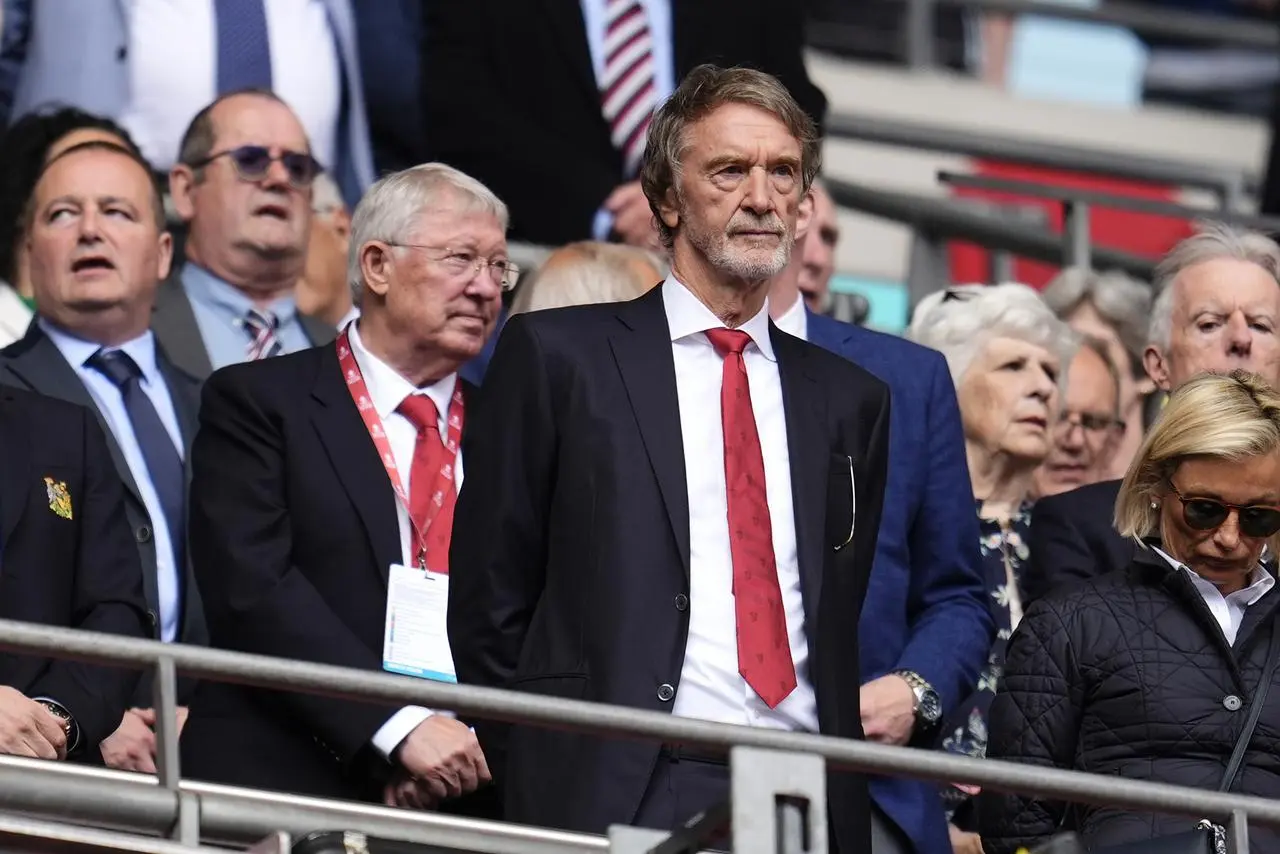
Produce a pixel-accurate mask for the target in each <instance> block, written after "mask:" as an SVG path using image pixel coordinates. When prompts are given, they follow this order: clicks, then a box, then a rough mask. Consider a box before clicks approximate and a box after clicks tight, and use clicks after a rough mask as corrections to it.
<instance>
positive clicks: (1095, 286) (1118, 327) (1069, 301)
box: [1040, 267, 1151, 377]
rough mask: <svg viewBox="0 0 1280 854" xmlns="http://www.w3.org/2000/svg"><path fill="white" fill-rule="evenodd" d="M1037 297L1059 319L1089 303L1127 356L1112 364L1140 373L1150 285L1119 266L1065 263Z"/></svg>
mask: <svg viewBox="0 0 1280 854" xmlns="http://www.w3.org/2000/svg"><path fill="white" fill-rule="evenodd" d="M1040 298H1041V299H1043V300H1044V301H1045V303H1046V304H1048V306H1049V308H1050V309H1052V310H1053V313H1054V314H1056V315H1058V317H1059V318H1060V319H1062V320H1066V319H1067V318H1068V317H1070V316H1071V315H1072V314H1073V313H1075V311H1076V310H1077V309H1078V308H1080V306H1082V305H1085V304H1088V305H1090V306H1092V307H1093V309H1094V311H1096V312H1097V313H1098V316H1099V317H1100V318H1102V320H1103V321H1104V322H1105V323H1106V324H1107V325H1109V326H1110V327H1111V328H1112V329H1114V330H1115V332H1116V336H1117V337H1118V338H1119V339H1120V343H1121V345H1123V346H1124V349H1125V353H1126V354H1127V355H1128V356H1129V364H1128V365H1116V366H1115V367H1117V368H1121V369H1126V370H1127V371H1128V373H1129V375H1130V376H1135V377H1141V376H1143V368H1142V351H1143V350H1145V349H1146V347H1147V325H1148V323H1149V322H1150V320H1151V286H1150V285H1148V284H1147V283H1146V282H1143V281H1139V280H1138V279H1135V278H1133V277H1132V276H1129V275H1128V274H1126V273H1122V272H1120V271H1119V270H1110V271H1107V272H1102V273H1099V272H1097V271H1095V270H1090V269H1088V268H1086V267H1068V268H1067V269H1065V270H1063V271H1062V272H1061V273H1059V274H1058V275H1057V276H1055V277H1054V278H1053V281H1051V282H1049V284H1047V285H1045V288H1044V290H1042V291H1041V292H1040ZM1107 361H1108V363H1110V361H1111V360H1110V359H1108V360H1107Z"/></svg>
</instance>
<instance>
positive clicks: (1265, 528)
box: [1169, 481, 1280, 537]
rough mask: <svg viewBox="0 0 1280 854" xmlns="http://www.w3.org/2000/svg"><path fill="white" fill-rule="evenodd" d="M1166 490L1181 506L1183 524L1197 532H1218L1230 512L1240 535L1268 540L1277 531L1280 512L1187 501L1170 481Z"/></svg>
mask: <svg viewBox="0 0 1280 854" xmlns="http://www.w3.org/2000/svg"><path fill="white" fill-rule="evenodd" d="M1169 489H1170V490H1172V491H1173V494H1174V495H1175V496H1177V498H1178V500H1179V501H1181V502H1182V518H1183V521H1185V522H1186V523H1187V525H1188V526H1189V527H1191V528H1194V529H1196V530H1197V531H1211V530H1213V529H1214V528H1217V527H1218V526H1219V525H1221V524H1222V523H1223V522H1225V521H1227V517H1228V516H1230V515H1231V511H1232V510H1234V511H1236V517H1237V519H1238V520H1239V524H1240V533H1242V534H1244V535H1245V536H1246V537H1270V536H1272V535H1273V534H1275V533H1276V532H1277V531H1280V508H1277V507H1267V506H1265V505H1259V504H1255V505H1251V506H1243V505H1240V504H1228V503H1226V502H1225V501H1218V500H1217V499H1216V498H1187V497H1186V496H1185V495H1183V494H1182V493H1181V492H1179V491H1178V487H1176V486H1174V485H1173V481H1169Z"/></svg>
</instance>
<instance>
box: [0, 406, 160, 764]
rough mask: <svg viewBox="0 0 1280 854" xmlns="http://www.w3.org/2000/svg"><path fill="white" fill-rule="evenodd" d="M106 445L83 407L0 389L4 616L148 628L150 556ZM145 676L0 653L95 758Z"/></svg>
mask: <svg viewBox="0 0 1280 854" xmlns="http://www.w3.org/2000/svg"><path fill="white" fill-rule="evenodd" d="M109 453H110V452H109V451H108V450H107V444H106V440H105V438H104V437H103V434H102V430H101V428H99V427H98V425H97V424H96V423H95V422H94V419H93V416H92V415H90V414H89V412H88V410H86V409H85V408H84V407H82V406H73V405H71V404H69V403H65V402H63V401H60V400H54V399H53V398H49V397H44V396H43V395H38V394H32V393H31V392H27V391H22V390H20V389H15V388H8V387H4V388H0V567H2V569H0V618H3V619H6V620H22V621H24V622H30V623H44V624H47V625H51V626H61V627H64V628H73V629H84V630H86V631H94V632H107V633H110V634H117V635H127V636H130V637H137V638H145V637H149V636H150V634H151V620H150V619H149V617H148V615H147V606H146V600H145V599H144V598H143V595H142V565H141V563H140V561H139V559H138V550H137V549H136V548H135V547H134V543H133V537H132V536H131V534H130V530H129V523H128V520H127V519H126V517H125V503H124V487H123V486H121V484H120V478H119V477H117V476H116V474H115V472H113V471H112V470H111V464H110V462H109V460H110V456H109ZM63 498H69V505H70V506H69V508H68V507H66V506H65V504H63V503H62V501H61V500H60V499H63ZM55 507H57V508H58V509H61V510H64V512H63V513H62V514H61V515H60V514H59V512H57V510H55ZM68 513H69V515H70V518H66V515H67V514H68ZM138 676H139V673H138V671H136V670H126V669H123V668H115V667H101V666H95V665H89V664H83V663H80V662H77V661H72V660H61V661H59V660H53V659H47V658H39V657H36V656H19V655H13V654H10V653H8V652H3V653H0V684H4V685H9V686H11V687H13V688H16V689H17V690H19V691H21V692H22V693H23V694H26V695H27V696H28V697H47V698H49V699H51V700H55V701H57V702H58V703H61V704H62V705H63V706H64V707H65V708H66V709H67V710H68V711H69V712H70V713H71V716H72V717H74V718H75V720H76V723H77V724H78V725H79V727H80V745H79V749H78V750H77V753H78V755H80V756H83V757H84V758H87V759H90V760H92V759H93V758H94V756H95V754H96V753H97V751H96V750H91V749H90V748H91V747H93V746H96V745H97V744H98V742H100V741H102V739H104V738H106V737H107V736H108V735H110V734H111V733H113V732H114V731H115V729H116V727H117V726H119V725H120V719H121V718H122V717H123V716H124V713H125V710H126V709H127V708H129V705H130V698H131V697H132V696H133V691H134V688H135V686H136V685H137V683H138Z"/></svg>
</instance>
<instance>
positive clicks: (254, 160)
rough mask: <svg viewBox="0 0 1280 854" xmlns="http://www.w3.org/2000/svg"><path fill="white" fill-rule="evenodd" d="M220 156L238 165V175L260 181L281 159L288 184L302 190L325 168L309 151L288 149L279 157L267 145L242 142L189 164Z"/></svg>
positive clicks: (195, 166) (204, 163)
mask: <svg viewBox="0 0 1280 854" xmlns="http://www.w3.org/2000/svg"><path fill="white" fill-rule="evenodd" d="M219 157H228V158H230V159H231V163H232V164H233V165H234V166H235V167H236V174H237V175H239V176H240V178H241V179H242V180H245V181H261V180H262V179H263V178H265V177H267V172H269V171H270V170H271V164H272V163H274V162H275V161H277V160H279V161H280V162H281V163H282V164H283V165H284V171H285V172H287V173H288V174H289V183H290V184H291V185H293V186H294V187H297V188H298V189H299V190H305V189H306V188H307V187H310V186H311V182H312V181H314V180H315V179H316V176H317V175H319V174H320V173H321V172H322V171H323V167H322V166H321V165H320V163H319V162H318V161H317V160H316V159H315V158H314V157H312V156H311V155H310V154H304V153H302V152H300V151H287V150H286V151H281V152H280V154H279V156H276V155H274V154H272V153H271V149H269V148H267V147H266V146H264V145H242V146H240V147H239V148H232V149H229V150H227V151H219V152H218V153H217V154H210V155H209V156H208V157H206V158H205V159H203V160H200V161H197V162H195V163H189V164H187V165H189V166H191V167H192V168H193V169H199V168H200V167H202V166H208V165H209V164H210V163H212V162H213V161H215V160H217V159H218V158H219Z"/></svg>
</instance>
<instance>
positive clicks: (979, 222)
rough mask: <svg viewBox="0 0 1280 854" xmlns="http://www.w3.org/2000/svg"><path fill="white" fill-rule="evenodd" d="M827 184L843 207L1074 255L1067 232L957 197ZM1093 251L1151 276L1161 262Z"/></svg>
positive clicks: (1062, 258)
mask: <svg viewBox="0 0 1280 854" xmlns="http://www.w3.org/2000/svg"><path fill="white" fill-rule="evenodd" d="M826 187H827V192H828V193H830V195H831V198H832V200H833V201H835V203H836V204H837V205H839V206H841V207H847V208H852V209H853V210H856V211H861V212H862V213H865V214H870V215H871V216H877V217H880V218H882V219H888V220H892V221H894V222H900V223H903V224H904V225H909V226H912V227H913V228H915V229H916V230H917V231H919V232H922V233H927V234H931V235H933V236H935V237H941V238H951V239H956V240H971V241H973V242H975V243H980V244H982V245H984V246H986V247H988V248H991V249H996V250H1003V251H1006V252H1012V253H1014V254H1016V255H1021V256H1023V257H1026V258H1032V259H1035V260H1037V261H1044V262H1047V263H1050V264H1064V263H1067V260H1068V259H1067V254H1068V252H1069V247H1068V246H1067V243H1066V242H1065V241H1064V240H1063V237H1062V236H1061V235H1057V234H1052V233H1050V232H1048V231H1045V230H1044V229H1042V228H1038V227H1036V226H1034V225H1029V224H1026V223H1020V222H1011V221H1009V220H1007V219H999V218H997V217H995V216H991V215H989V214H984V213H982V212H980V211H976V210H973V209H972V208H968V207H966V206H964V203H962V202H959V201H956V200H954V199H939V198H933V197H928V196H919V195H912V194H909V193H901V192H896V191H890V190H880V189H876V188H873V187H867V186H864V185H861V184H853V183H850V182H847V181H836V180H831V179H828V180H827V182H826ZM1092 256H1093V259H1094V266H1096V267H1098V268H1111V269H1118V270H1123V271H1125V272H1126V273H1129V274H1130V275H1133V276H1137V277H1139V278H1143V279H1150V278H1151V274H1152V272H1153V270H1154V267H1155V262H1154V261H1153V260H1152V259H1150V258H1144V257H1142V256H1140V255H1134V254H1133V253H1130V252H1124V251H1122V250H1119V249H1110V248H1107V247H1102V246H1098V247H1094V248H1093V249H1092Z"/></svg>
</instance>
